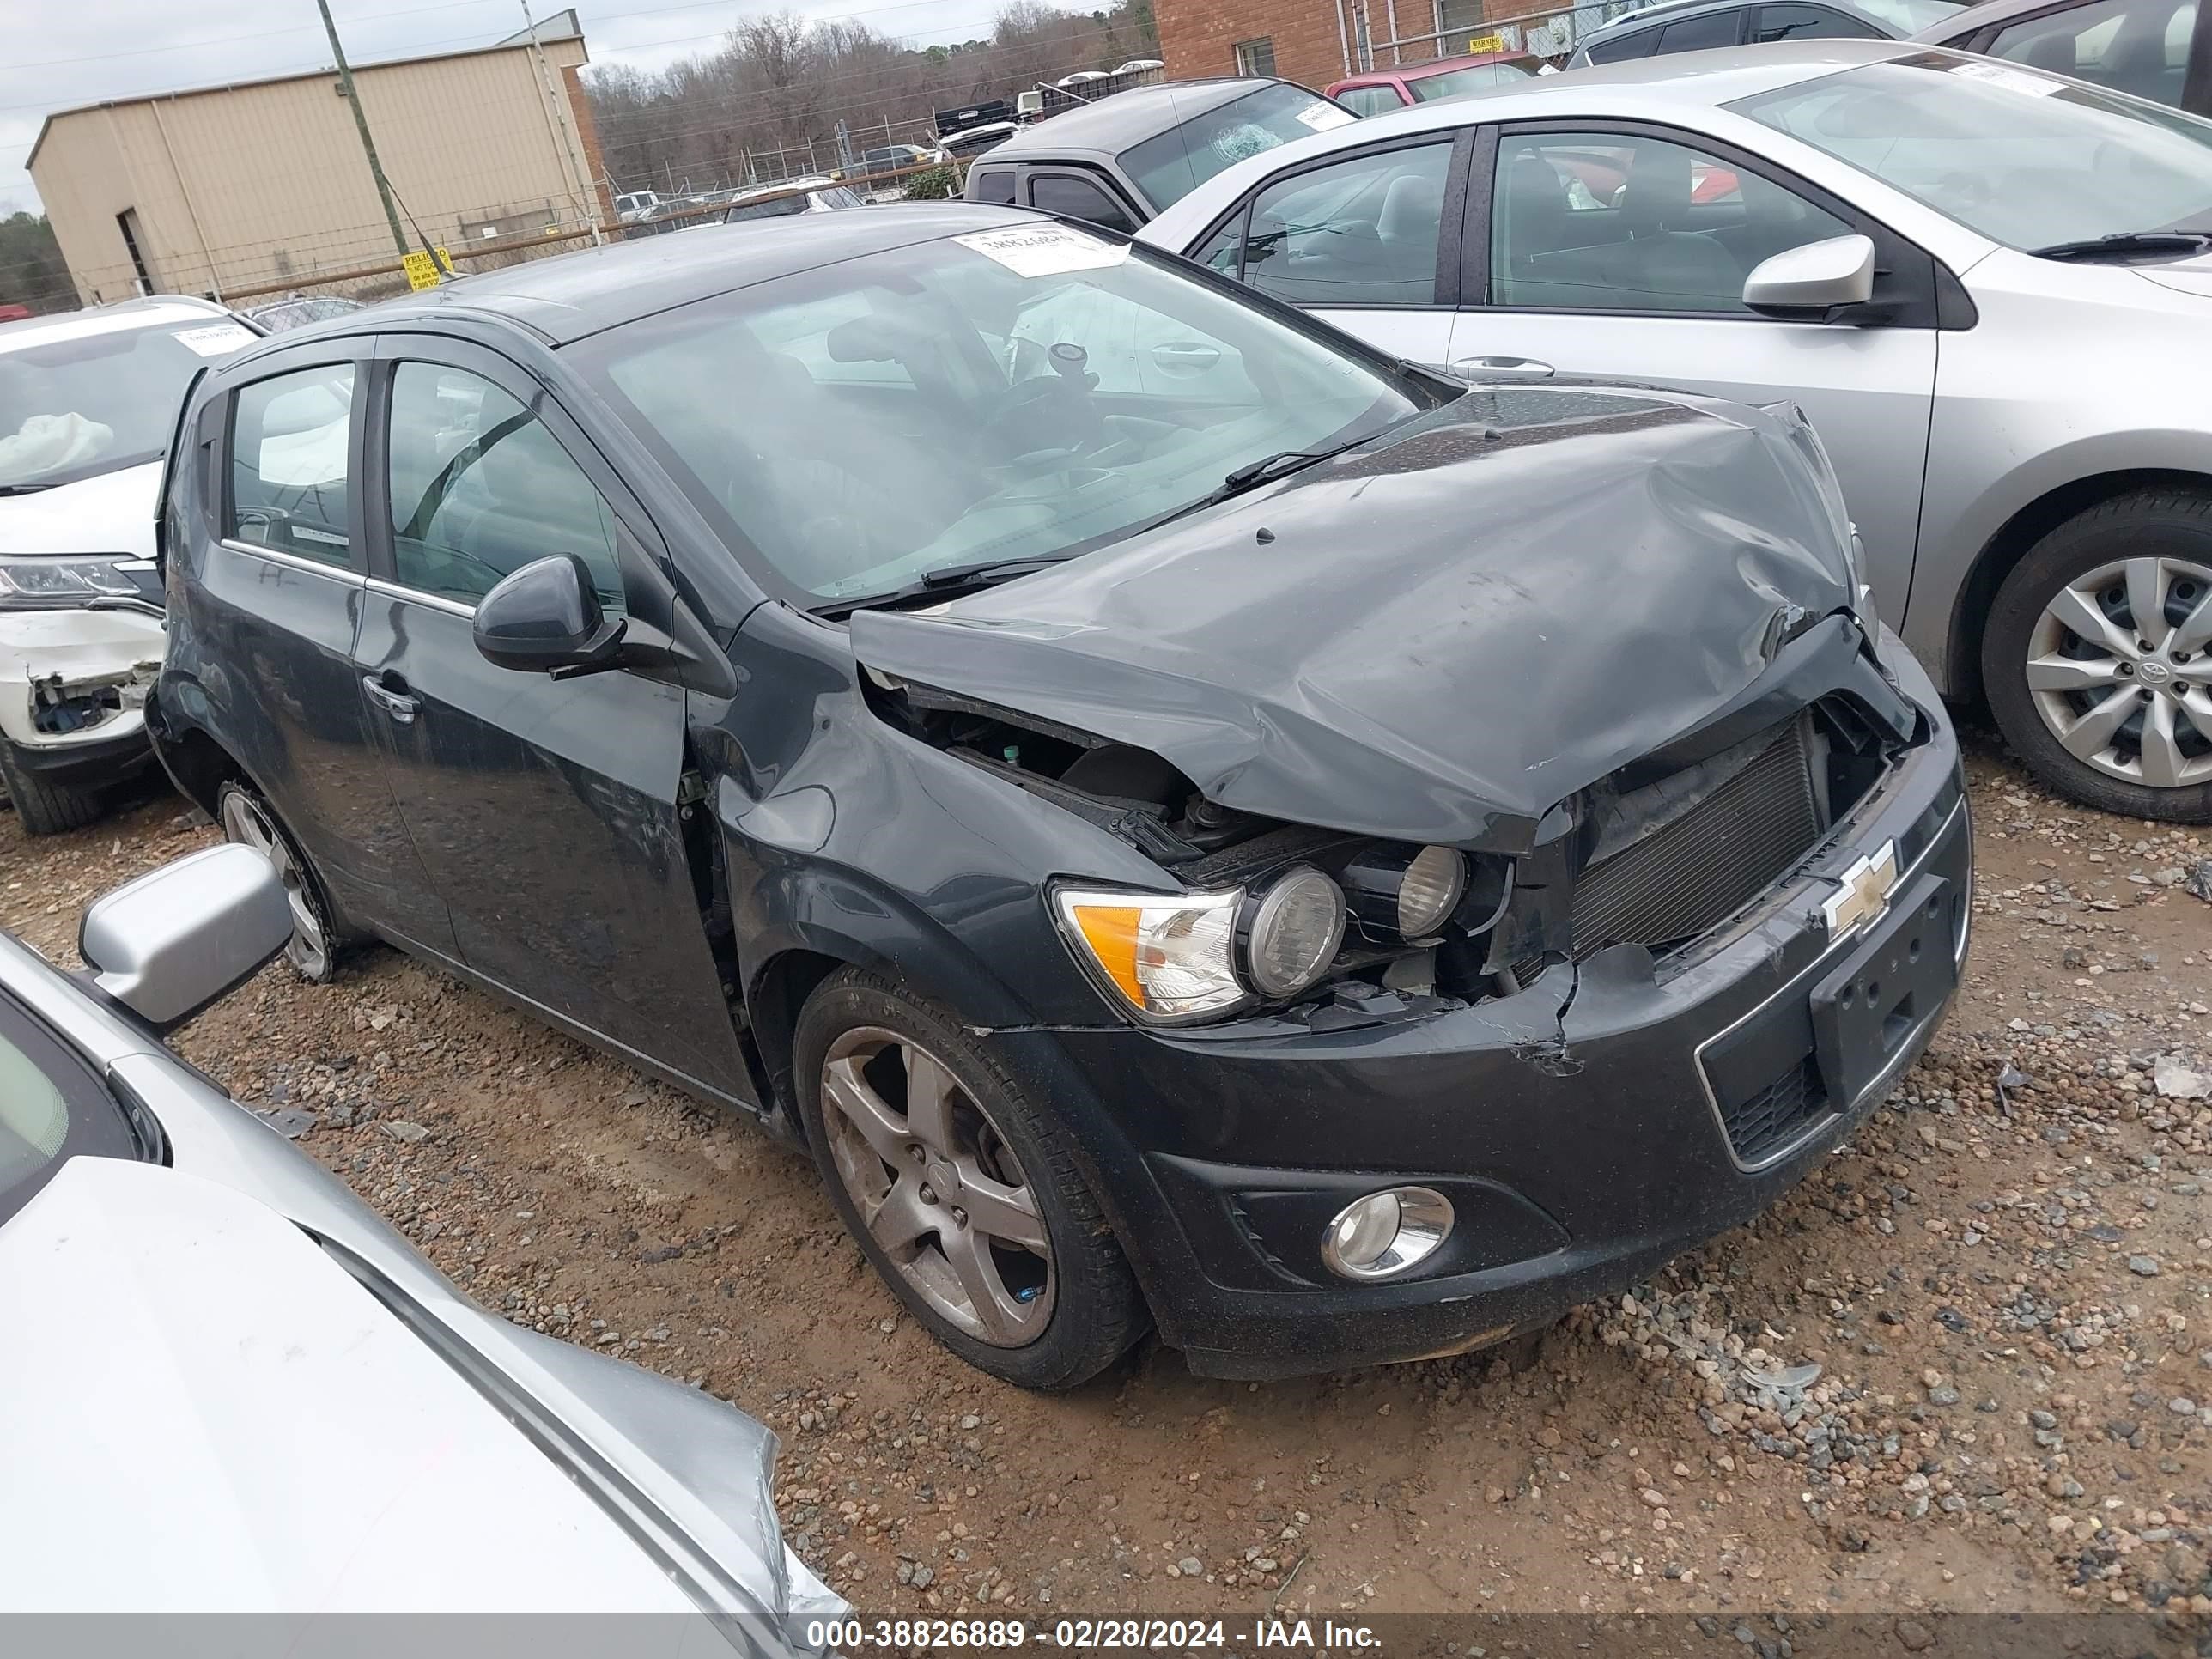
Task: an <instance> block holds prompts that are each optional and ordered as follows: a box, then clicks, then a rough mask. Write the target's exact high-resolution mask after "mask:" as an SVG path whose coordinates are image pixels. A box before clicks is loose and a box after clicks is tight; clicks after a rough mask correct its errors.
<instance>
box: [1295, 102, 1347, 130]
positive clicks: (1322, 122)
mask: <svg viewBox="0 0 2212 1659" xmlns="http://www.w3.org/2000/svg"><path fill="white" fill-rule="evenodd" d="M1297 119H1298V121H1299V123H1300V124H1301V125H1304V126H1309V127H1311V128H1312V129H1313V130H1314V131H1316V132H1327V131H1328V130H1329V129H1330V128H1331V127H1340V126H1344V125H1348V124H1349V123H1351V122H1353V121H1356V120H1358V116H1356V115H1354V114H1353V113H1352V112H1351V111H1350V110H1348V109H1344V108H1340V106H1337V105H1335V104H1308V105H1307V106H1305V107H1304V109H1302V110H1300V111H1299V112H1298V113H1297Z"/></svg>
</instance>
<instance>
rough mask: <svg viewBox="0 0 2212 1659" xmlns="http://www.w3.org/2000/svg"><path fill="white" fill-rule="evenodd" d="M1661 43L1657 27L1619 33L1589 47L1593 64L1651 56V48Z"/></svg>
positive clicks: (1613, 62)
mask: <svg viewBox="0 0 2212 1659" xmlns="http://www.w3.org/2000/svg"><path fill="white" fill-rule="evenodd" d="M1658 44H1659V31H1658V30H1657V29H1638V30H1637V31H1636V32H1635V33H1633V34H1617V35H1615V36H1614V37H1613V39H1612V40H1601V41H1599V42H1598V43H1597V44H1596V45H1595V46H1592V47H1591V48H1590V49H1589V60H1590V62H1591V63H1593V64H1620V63H1626V61H1627V60H1628V59H1629V58H1649V57H1650V55H1651V48H1652V47H1654V46H1657V45H1658Z"/></svg>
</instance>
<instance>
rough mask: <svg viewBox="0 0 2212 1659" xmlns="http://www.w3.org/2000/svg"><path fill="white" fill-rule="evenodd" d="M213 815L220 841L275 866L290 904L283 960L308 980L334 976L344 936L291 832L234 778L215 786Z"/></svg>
mask: <svg viewBox="0 0 2212 1659" xmlns="http://www.w3.org/2000/svg"><path fill="white" fill-rule="evenodd" d="M215 817H216V823H217V824H218V825H219V826H221V828H222V834H223V839H224V840H226V841H232V842H239V843H240V844H241V845H243V846H246V847H251V848H253V849H254V850H255V851H256V852H258V853H259V854H262V855H263V856H264V857H265V858H266V859H268V860H269V861H270V863H271V864H273V865H275V866H276V874H277V876H278V877H279V878H281V879H282V880H283V884H284V896H285V898H286V899H287V901H289V903H290V904H291V907H292V937H291V939H290V941H289V943H288V944H286V945H285V946H284V959H285V960H286V961H287V962H289V963H291V964H292V968H293V970H294V971H295V973H297V974H298V975H300V977H301V979H304V980H306V981H307V982H308V983H309V984H311V985H327V984H329V983H330V982H331V980H333V979H335V978H337V959H338V953H339V951H340V950H341V949H342V948H343V945H344V944H345V940H344V939H343V937H342V936H341V935H340V934H339V933H338V931H337V927H336V926H335V925H334V923H333V921H332V920H331V917H332V912H331V903H330V900H329V898H328V897H327V896H325V893H324V891H323V884H322V880H321V878H319V877H318V876H317V875H316V874H315V871H314V866H312V865H310V864H309V863H308V862H307V854H304V853H302V852H301V850H300V844H299V842H296V841H295V840H293V838H292V832H291V831H290V830H289V829H286V828H285V827H284V824H283V820H282V819H281V818H279V817H277V816H276V810H275V809H274V808H273V807H271V806H270V805H269V803H268V802H267V801H266V800H264V799H262V796H261V793H260V792H259V791H258V790H257V789H255V788H254V787H253V786H252V784H249V783H244V782H241V781H239V780H238V779H236V778H232V779H229V780H228V781H226V782H225V783H224V784H223V785H222V787H221V788H219V789H217V790H216V797H215Z"/></svg>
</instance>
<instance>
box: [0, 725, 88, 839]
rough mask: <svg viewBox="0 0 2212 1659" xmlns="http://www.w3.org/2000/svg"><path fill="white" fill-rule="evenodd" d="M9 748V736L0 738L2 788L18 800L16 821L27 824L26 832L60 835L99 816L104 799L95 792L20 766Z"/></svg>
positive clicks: (29, 834) (0, 785) (0, 781)
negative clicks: (55, 780)
mask: <svg viewBox="0 0 2212 1659" xmlns="http://www.w3.org/2000/svg"><path fill="white" fill-rule="evenodd" d="M8 751H9V743H8V741H7V739H6V738H0V789H4V790H5V791H6V792H7V795H8V799H9V800H10V801H12V802H14V803H15V821H16V822H17V823H20V824H21V825H22V826H23V833H24V834H25V835H27V836H58V835H60V834H62V833H63V832H64V830H69V829H83V828H84V827H85V825H87V824H88V823H94V822H95V821H96V820H97V819H98V818H99V817H100V811H101V803H100V796H99V795H98V794H97V793H95V792H94V791H92V790H90V789H79V788H76V787H72V786H71V785H69V784H65V783H47V782H46V781H43V780H42V779H40V777H39V776H38V775H36V774H35V773H29V772H26V771H24V770H23V769H21V768H20V767H18V766H17V765H16V764H15V760H14V757H11V756H10V755H9V752H8Z"/></svg>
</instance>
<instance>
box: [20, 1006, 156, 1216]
mask: <svg viewBox="0 0 2212 1659" xmlns="http://www.w3.org/2000/svg"><path fill="white" fill-rule="evenodd" d="M79 1152H85V1153H89V1154H91V1155H92V1156H94V1157H96V1158H138V1157H141V1156H142V1155H143V1153H142V1150H141V1148H140V1146H139V1145H138V1138H137V1136H136V1135H135V1134H133V1133H131V1125H130V1122H129V1121H128V1120H127V1119H126V1118H125V1116H124V1115H123V1112H122V1109H120V1108H119V1107H118V1106H117V1105H116V1103H115V1102H114V1101H113V1099H112V1098H111V1097H109V1096H108V1094H107V1092H106V1090H104V1089H103V1088H101V1087H100V1084H99V1082H98V1081H97V1080H96V1079H94V1077H93V1076H92V1074H91V1073H89V1072H88V1071H87V1070H86V1069H85V1068H84V1066H82V1064H79V1063H78V1062H77V1061H76V1060H75V1059H74V1057H73V1056H72V1055H70V1053H69V1052H68V1051H67V1050H66V1049H64V1048H62V1047H61V1045H60V1044H59V1043H58V1042H55V1041H54V1039H53V1038H52V1037H51V1036H47V1035H46V1032H45V1031H44V1030H42V1029H41V1028H40V1027H39V1026H38V1025H37V1024H34V1023H33V1021H32V1020H31V1018H30V1017H29V1016H28V1015H27V1014H25V1013H24V1012H22V1011H21V1009H20V1008H19V1007H18V1006H16V1005H15V1003H13V1002H10V1001H9V1000H7V999H5V998H0V1221H4V1220H5V1219H6V1218H8V1217H9V1216H10V1215H12V1214H13V1213H14V1212H15V1211H17V1210H20V1209H21V1208H22V1207H23V1206H24V1205H25V1204H27V1203H28V1202H29V1201H30V1199H31V1194H33V1193H35V1192H36V1191H37V1190H38V1189H39V1188H40V1187H42V1186H44V1185H45V1184H46V1180H47V1178H48V1177H49V1176H52V1174H53V1172H54V1171H55V1170H56V1169H58V1167H60V1165H61V1163H62V1161H63V1160H64V1158H73V1157H75V1156H76V1154H78V1153H79Z"/></svg>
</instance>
